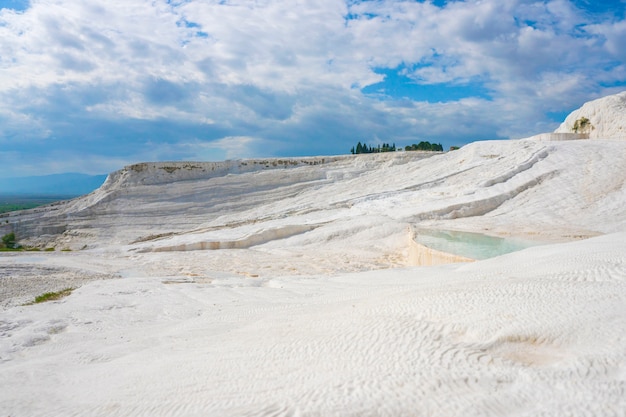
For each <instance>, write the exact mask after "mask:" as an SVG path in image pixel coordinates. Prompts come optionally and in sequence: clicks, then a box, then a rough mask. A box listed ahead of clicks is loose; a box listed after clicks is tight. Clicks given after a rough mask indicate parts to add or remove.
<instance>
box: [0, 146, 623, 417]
mask: <svg viewBox="0 0 626 417" xmlns="http://www.w3.org/2000/svg"><path fill="white" fill-rule="evenodd" d="M625 167H626V141H620V140H586V141H564V142H546V141H533V140H518V141H486V142H477V143H473V144H471V145H468V146H465V147H463V148H462V149H460V150H458V151H454V152H448V153H445V154H435V155H433V154H426V153H408V152H406V153H401V152H398V153H394V154H381V155H359V156H346V157H327V158H321V157H320V158H302V159H284V160H256V161H255V160H250V161H227V162H224V163H182V162H178V163H153V164H150V163H147V164H138V165H134V166H132V167H127V168H124V169H123V170H120V171H118V172H116V173H113V174H111V176H110V177H109V180H108V181H107V183H106V184H105V185H104V186H103V187H102V188H101V189H99V190H97V191H95V192H94V193H92V194H90V195H88V196H85V197H82V198H79V199H76V200H72V201H70V202H67V203H63V204H57V205H55V206H50V207H45V208H40V209H35V210H31V211H28V212H22V213H13V214H11V215H7V216H4V217H2V218H0V222H1V223H2V224H3V226H2V227H3V228H4V229H3V230H5V231H6V230H8V228H9V227H11V228H12V230H15V231H16V233H17V235H18V237H21V238H22V243H24V244H30V245H40V246H41V247H54V248H56V249H57V250H56V251H55V252H20V253H6V254H2V255H0V290H1V292H0V298H1V300H0V302H1V307H0V308H1V310H0V416H3V417H4V416H11V417H20V416H174V415H177V416H178V415H180V416H504V415H511V416H561V415H562V416H565V415H567V416H624V415H626V169H625ZM3 230H0V232H3ZM427 230H454V231H465V232H479V233H484V234H487V235H491V236H499V237H506V238H517V239H522V240H524V241H533V242H534V243H536V244H538V245H537V246H532V247H530V248H528V249H524V250H521V251H517V252H513V253H509V254H506V255H501V256H497V257H493V258H490V259H486V260H481V261H476V262H462V263H451V264H445V265H435V266H424V265H426V264H437V263H440V262H443V261H446V262H448V261H451V260H462V259H461V256H456V255H450V254H447V255H446V254H441V253H438V252H437V251H433V250H431V249H428V248H424V247H423V246H420V245H419V244H418V243H416V242H417V240H418V239H417V238H418V237H419V235H420V233H424V231H427ZM64 248H65V249H72V250H71V251H69V252H61V251H60V250H61V249H64ZM446 256H447V257H448V258H446ZM444 258H445V259H444ZM466 260H467V259H466ZM68 286H73V287H77V289H76V290H75V291H74V292H73V293H72V294H71V295H70V296H69V297H67V298H64V299H62V300H60V301H53V302H49V303H43V304H36V305H23V304H24V303H25V302H27V301H29V300H32V298H33V297H34V296H35V295H38V294H41V293H42V292H44V291H47V290H59V289H62V288H65V287H68Z"/></svg>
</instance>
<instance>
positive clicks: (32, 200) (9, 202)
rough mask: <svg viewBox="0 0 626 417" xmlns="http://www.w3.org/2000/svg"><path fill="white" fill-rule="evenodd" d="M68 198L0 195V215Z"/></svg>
mask: <svg viewBox="0 0 626 417" xmlns="http://www.w3.org/2000/svg"><path fill="white" fill-rule="evenodd" d="M68 198H71V197H70V196H28V195H5V194H0V214H2V213H8V212H9V211H17V210H27V209H32V208H35V207H39V206H43V205H46V204H52V203H55V202H57V201H60V200H67V199H68Z"/></svg>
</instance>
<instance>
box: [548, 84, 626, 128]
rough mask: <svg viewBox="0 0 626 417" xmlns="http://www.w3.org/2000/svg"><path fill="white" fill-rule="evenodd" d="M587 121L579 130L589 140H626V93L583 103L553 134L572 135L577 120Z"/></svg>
mask: <svg viewBox="0 0 626 417" xmlns="http://www.w3.org/2000/svg"><path fill="white" fill-rule="evenodd" d="M583 117H584V118H586V119H588V120H589V123H590V127H589V128H588V129H583V130H581V132H582V133H588V134H589V138H590V139H626V91H624V92H621V93H619V94H614V95H611V96H606V97H602V98H599V99H597V100H593V101H590V102H587V103H585V104H584V105H583V106H582V107H581V108H579V109H578V110H575V111H573V112H572V113H570V114H569V116H567V118H566V119H565V121H564V122H563V123H561V125H560V126H559V127H558V129H556V130H555V131H554V132H555V133H572V132H573V131H574V125H575V123H576V121H577V120H579V119H581V118H583Z"/></svg>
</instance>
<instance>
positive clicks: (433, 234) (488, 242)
mask: <svg viewBox="0 0 626 417" xmlns="http://www.w3.org/2000/svg"><path fill="white" fill-rule="evenodd" d="M415 241H416V242H417V243H419V244H422V245H424V246H427V247H429V248H431V249H435V250H438V251H442V252H447V253H451V254H454V255H458V256H463V257H466V258H471V259H478V260H480V259H488V258H493V257H495V256H499V255H504V254H506V253H511V252H515V251H518V250H522V249H526V248H529V247H531V246H537V245H540V244H541V243H539V242H532V241H527V240H522V239H512V238H501V237H495V236H487V235H483V234H481V233H470V232H457V231H452V230H434V229H419V230H417V231H416V236H415Z"/></svg>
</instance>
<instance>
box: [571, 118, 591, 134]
mask: <svg viewBox="0 0 626 417" xmlns="http://www.w3.org/2000/svg"><path fill="white" fill-rule="evenodd" d="M591 127H592V126H591V123H590V122H589V119H587V118H586V117H581V118H580V119H578V120H576V121H575V122H574V127H573V128H572V130H573V131H574V133H585V132H588V131H589V130H590V129H591Z"/></svg>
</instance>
